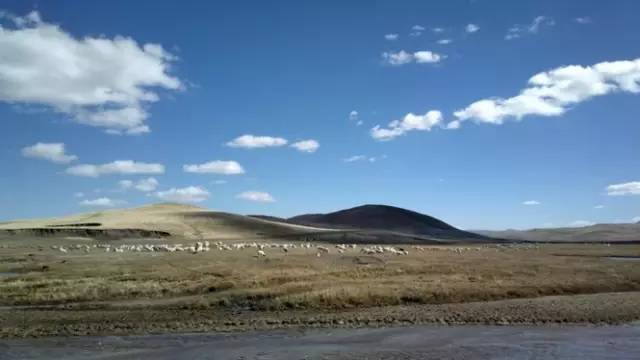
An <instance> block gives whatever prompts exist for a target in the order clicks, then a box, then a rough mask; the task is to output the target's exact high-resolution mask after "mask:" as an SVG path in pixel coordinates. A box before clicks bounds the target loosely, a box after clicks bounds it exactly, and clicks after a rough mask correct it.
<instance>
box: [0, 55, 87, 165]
mask: <svg viewBox="0 0 640 360" xmlns="http://www.w3.org/2000/svg"><path fill="white" fill-rule="evenodd" d="M0 51H1V50H0ZM0 81H1V80H0ZM64 146H65V145H64V144H63V143H41V142H39V143H37V144H35V145H31V146H27V147H25V148H23V149H22V155H23V156H25V157H30V158H38V159H45V160H49V161H52V162H54V163H57V164H68V163H70V162H72V161H74V160H77V159H78V157H77V156H75V155H69V154H66V153H65V148H64Z"/></svg>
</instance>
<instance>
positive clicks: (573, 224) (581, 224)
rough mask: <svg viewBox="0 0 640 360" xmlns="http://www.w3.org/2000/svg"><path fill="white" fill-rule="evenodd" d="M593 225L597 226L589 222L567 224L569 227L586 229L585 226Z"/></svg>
mask: <svg viewBox="0 0 640 360" xmlns="http://www.w3.org/2000/svg"><path fill="white" fill-rule="evenodd" d="M591 225H595V223H594V222H592V221H587V220H576V221H572V222H570V223H569V224H567V226H569V227H585V226H591Z"/></svg>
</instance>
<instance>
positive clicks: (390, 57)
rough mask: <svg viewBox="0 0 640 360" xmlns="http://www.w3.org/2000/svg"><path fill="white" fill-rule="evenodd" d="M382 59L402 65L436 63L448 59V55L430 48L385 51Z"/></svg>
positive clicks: (394, 64)
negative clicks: (414, 50) (410, 50)
mask: <svg viewBox="0 0 640 360" xmlns="http://www.w3.org/2000/svg"><path fill="white" fill-rule="evenodd" d="M382 59H383V60H384V62H385V63H387V64H389V65H393V66H401V65H406V64H410V63H412V62H415V63H417V64H436V63H439V62H441V61H442V60H444V59H446V55H441V54H438V53H436V52H433V51H429V50H420V51H416V52H414V53H409V52H406V51H404V50H400V51H398V52H384V53H382Z"/></svg>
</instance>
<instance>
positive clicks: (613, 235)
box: [475, 223, 640, 242]
mask: <svg viewBox="0 0 640 360" xmlns="http://www.w3.org/2000/svg"><path fill="white" fill-rule="evenodd" d="M475 232H477V233H479V234H483V235H485V236H489V237H494V238H499V239H510V240H521V241H543V242H617V241H626V242H628V241H634V242H636V241H637V242H640V223H630V224H596V225H591V226H584V227H565V228H544V229H531V230H503V231H487V230H477V231H475Z"/></svg>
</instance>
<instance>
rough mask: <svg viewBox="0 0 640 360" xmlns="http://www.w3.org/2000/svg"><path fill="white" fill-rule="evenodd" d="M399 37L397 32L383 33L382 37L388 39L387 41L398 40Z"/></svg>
mask: <svg viewBox="0 0 640 360" xmlns="http://www.w3.org/2000/svg"><path fill="white" fill-rule="evenodd" d="M399 37H400V35H398V34H385V35H384V38H385V39H386V40H389V41H394V40H398V38H399Z"/></svg>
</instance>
